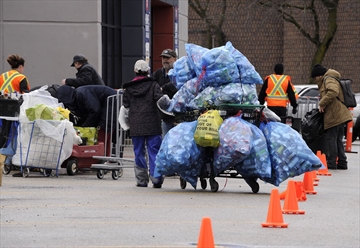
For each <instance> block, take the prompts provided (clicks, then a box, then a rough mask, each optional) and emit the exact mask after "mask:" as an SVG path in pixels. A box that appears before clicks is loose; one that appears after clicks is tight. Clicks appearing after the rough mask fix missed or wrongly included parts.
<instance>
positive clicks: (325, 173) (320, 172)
mask: <svg viewBox="0 0 360 248" xmlns="http://www.w3.org/2000/svg"><path fill="white" fill-rule="evenodd" d="M316 156H317V157H318V158H319V159H320V161H321V163H322V164H323V165H324V166H325V169H319V170H318V173H317V174H318V175H319V176H331V175H332V174H331V173H330V172H329V170H328V167H327V162H326V156H325V154H322V153H321V152H320V151H317V152H316Z"/></svg>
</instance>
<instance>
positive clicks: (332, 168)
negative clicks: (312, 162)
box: [328, 166, 337, 170]
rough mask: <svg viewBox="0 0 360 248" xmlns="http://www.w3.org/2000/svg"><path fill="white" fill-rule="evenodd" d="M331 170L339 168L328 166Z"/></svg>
mask: <svg viewBox="0 0 360 248" xmlns="http://www.w3.org/2000/svg"><path fill="white" fill-rule="evenodd" d="M328 169H329V170H337V167H332V166H328Z"/></svg>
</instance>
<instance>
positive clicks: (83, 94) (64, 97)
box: [57, 85, 116, 130]
mask: <svg viewBox="0 0 360 248" xmlns="http://www.w3.org/2000/svg"><path fill="white" fill-rule="evenodd" d="M115 94H116V90H114V89H112V88H110V87H108V86H104V85H86V86H81V87H79V88H76V89H75V88H73V87H70V86H68V85H63V86H61V87H59V89H58V91H57V98H58V100H59V102H61V103H63V104H64V106H65V108H67V109H69V110H70V111H71V112H72V113H73V114H75V115H76V116H77V117H79V118H80V123H79V124H77V126H82V127H100V128H102V129H104V130H105V129H106V113H107V111H108V116H109V117H111V116H112V115H114V114H115V113H114V111H112V108H111V106H112V102H111V101H110V102H109V108H108V105H107V99H108V97H109V96H112V95H115ZM109 117H108V118H109ZM109 119H110V118H109ZM112 119H113V127H114V124H115V123H116V118H112ZM110 126H111V122H110V121H108V130H110Z"/></svg>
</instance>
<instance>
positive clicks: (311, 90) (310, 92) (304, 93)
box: [300, 88, 319, 97]
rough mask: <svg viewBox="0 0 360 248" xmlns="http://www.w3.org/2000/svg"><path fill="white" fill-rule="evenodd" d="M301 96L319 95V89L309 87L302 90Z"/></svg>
mask: <svg viewBox="0 0 360 248" xmlns="http://www.w3.org/2000/svg"><path fill="white" fill-rule="evenodd" d="M300 95H301V96H309V97H318V96H319V90H318V89H314V88H308V89H305V90H303V91H302V92H301V94H300Z"/></svg>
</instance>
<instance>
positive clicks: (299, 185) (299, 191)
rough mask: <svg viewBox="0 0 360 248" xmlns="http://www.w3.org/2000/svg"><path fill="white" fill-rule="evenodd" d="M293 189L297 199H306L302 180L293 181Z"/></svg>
mask: <svg viewBox="0 0 360 248" xmlns="http://www.w3.org/2000/svg"><path fill="white" fill-rule="evenodd" d="M295 189H296V195H297V199H298V201H306V200H307V197H306V192H305V187H304V182H302V181H295Z"/></svg>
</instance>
